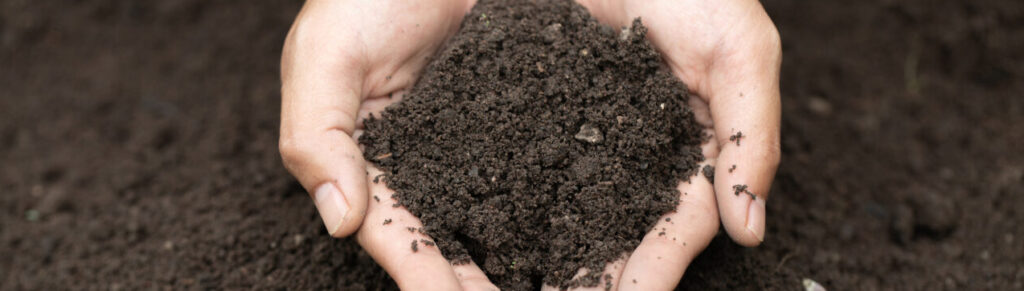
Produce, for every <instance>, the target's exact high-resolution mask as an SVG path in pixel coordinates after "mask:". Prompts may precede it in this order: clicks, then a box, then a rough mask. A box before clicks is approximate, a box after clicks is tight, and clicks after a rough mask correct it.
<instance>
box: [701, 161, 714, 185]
mask: <svg viewBox="0 0 1024 291" xmlns="http://www.w3.org/2000/svg"><path fill="white" fill-rule="evenodd" d="M701 172H704V178H708V182H711V184H714V183H715V167H713V166H711V165H706V166H704V169H702V170H701Z"/></svg>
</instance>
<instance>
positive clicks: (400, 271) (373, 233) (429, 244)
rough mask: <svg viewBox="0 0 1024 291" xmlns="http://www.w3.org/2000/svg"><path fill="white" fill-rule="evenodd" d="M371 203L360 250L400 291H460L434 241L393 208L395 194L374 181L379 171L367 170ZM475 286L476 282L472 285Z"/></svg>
mask: <svg viewBox="0 0 1024 291" xmlns="http://www.w3.org/2000/svg"><path fill="white" fill-rule="evenodd" d="M367 171H368V172H369V175H368V176H367V178H368V181H367V183H368V184H369V190H370V195H371V196H370V197H374V198H371V201H370V203H369V207H368V211H367V213H366V221H365V223H363V226H362V228H360V229H359V232H358V233H356V239H357V240H358V241H359V244H360V245H361V246H363V249H365V250H366V252H367V253H369V254H370V256H371V257H373V260H374V261H376V262H377V263H378V264H380V266H381V267H383V268H384V270H385V271H387V272H388V274H389V275H391V278H393V279H394V280H395V282H396V283H398V286H399V287H400V288H401V289H402V290H462V287H461V284H460V282H459V279H458V277H456V274H455V271H453V270H452V266H451V264H449V263H448V260H446V259H445V258H444V256H442V255H441V251H440V250H438V248H437V246H436V245H433V241H434V240H433V239H431V238H430V237H428V236H427V235H425V234H423V233H422V232H421V231H420V229H422V227H423V224H422V223H421V222H420V220H419V219H417V218H416V217H415V216H413V215H412V214H411V213H409V211H407V210H406V209H405V208H404V207H393V205H395V203H397V201H395V200H394V199H392V198H391V195H392V194H394V191H392V190H391V189H388V188H387V186H385V185H384V183H383V182H382V181H380V180H379V179H378V181H377V183H374V182H373V180H374V179H375V177H377V176H378V175H380V174H381V171H380V170H378V169H376V168H374V167H368V168H367ZM474 282H475V281H474Z"/></svg>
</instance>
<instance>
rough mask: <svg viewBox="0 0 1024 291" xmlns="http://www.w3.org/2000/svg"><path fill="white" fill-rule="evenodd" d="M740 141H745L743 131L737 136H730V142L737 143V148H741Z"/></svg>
mask: <svg viewBox="0 0 1024 291" xmlns="http://www.w3.org/2000/svg"><path fill="white" fill-rule="evenodd" d="M740 139H743V132H742V131H737V132H736V134H733V135H731V136H729V141H734V142H736V146H740Z"/></svg>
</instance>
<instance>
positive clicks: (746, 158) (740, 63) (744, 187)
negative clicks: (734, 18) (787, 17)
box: [710, 12, 782, 246]
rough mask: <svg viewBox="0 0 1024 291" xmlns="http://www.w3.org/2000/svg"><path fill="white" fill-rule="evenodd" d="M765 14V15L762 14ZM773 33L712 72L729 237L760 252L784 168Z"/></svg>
mask: <svg viewBox="0 0 1024 291" xmlns="http://www.w3.org/2000/svg"><path fill="white" fill-rule="evenodd" d="M762 13H763V12H762ZM763 17H764V19H765V20H766V21H767V23H768V25H760V26H752V27H757V28H764V27H768V29H764V30H763V31H762V33H750V34H747V36H748V37H745V38H744V40H745V41H746V42H743V43H740V44H738V45H736V46H735V47H734V48H732V51H728V52H726V53H725V55H727V57H725V58H723V59H721V60H719V61H718V65H719V66H718V67H715V68H712V71H711V74H710V79H711V80H710V81H711V83H712V88H713V90H712V92H711V98H710V99H711V100H710V106H711V116H712V119H714V126H715V138H716V139H717V142H718V144H719V145H721V148H720V151H719V155H718V160H717V164H716V166H715V193H716V195H717V197H718V207H719V213H720V216H721V218H722V224H723V226H724V227H725V230H726V232H728V233H729V236H731V237H732V238H733V240H735V241H736V242H737V243H739V244H741V245H744V246H755V245H758V244H760V243H761V242H762V241H764V237H765V215H766V213H765V199H766V198H767V196H768V190H769V189H770V188H771V184H772V179H773V178H774V176H775V170H776V168H777V167H778V165H779V158H780V150H779V124H780V119H781V101H780V96H779V65H780V64H781V61H782V55H781V49H780V45H779V43H780V42H779V39H778V33H777V32H776V31H775V30H774V26H772V25H770V24H771V22H770V20H767V15H764V16H763Z"/></svg>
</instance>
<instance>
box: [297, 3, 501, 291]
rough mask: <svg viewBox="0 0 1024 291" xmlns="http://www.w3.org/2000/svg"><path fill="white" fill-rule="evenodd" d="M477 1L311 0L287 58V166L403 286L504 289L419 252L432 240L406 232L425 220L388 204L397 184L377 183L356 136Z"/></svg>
mask: <svg viewBox="0 0 1024 291" xmlns="http://www.w3.org/2000/svg"><path fill="white" fill-rule="evenodd" d="M473 4H474V1H472V0H469V1H467V0H430V1H331V0H309V1H307V2H306V4H305V6H304V7H303V8H302V11H301V12H300V13H299V15H298V17H297V18H296V20H295V23H294V25H293V26H292V29H291V31H290V32H289V33H288V38H287V40H286V41H285V45H284V50H283V52H282V56H281V81H282V86H281V94H282V102H281V140H280V149H281V156H282V157H283V159H284V164H285V166H286V167H287V168H288V170H289V171H290V172H291V173H292V174H293V175H295V177H296V178H297V179H298V180H299V182H300V183H301V184H302V186H303V187H305V188H306V190H308V191H309V192H310V193H311V196H312V197H313V200H314V202H315V203H316V207H317V210H318V211H319V213H320V216H321V218H323V221H324V225H325V226H326V227H327V230H328V232H330V234H331V235H332V236H334V237H345V236H348V235H351V234H353V233H356V240H357V241H358V242H359V244H360V245H362V246H363V248H364V249H366V251H367V252H368V253H369V254H370V256H372V257H373V258H374V260H376V261H377V263H379V264H380V265H381V266H382V267H383V268H384V269H385V270H386V271H387V272H388V274H390V275H391V277H392V278H394V279H395V281H396V282H397V283H398V285H399V286H400V287H401V288H402V289H403V290H461V289H467V290H481V289H486V290H495V289H497V288H496V287H495V286H494V285H493V284H491V283H490V282H489V281H488V280H487V278H486V276H485V275H484V273H483V271H481V270H480V268H479V267H477V266H476V265H474V264H467V265H460V266H452V265H451V264H449V263H448V261H447V260H445V258H444V257H443V256H441V253H440V251H438V249H437V248H436V247H430V246H426V245H424V244H422V243H418V251H416V252H413V250H412V247H411V243H412V241H414V240H415V241H418V240H420V239H428V240H429V238H427V237H426V236H424V235H422V234H419V233H418V232H410V231H408V230H407V228H408V227H417V228H418V227H422V223H421V222H420V221H419V219H417V218H416V217H414V216H413V215H412V214H411V213H409V212H408V211H406V210H405V208H393V207H391V205H392V204H393V203H395V202H394V201H393V200H392V199H391V192H390V190H389V189H387V187H385V186H384V185H383V183H380V184H377V183H373V182H372V180H373V177H374V176H376V175H377V174H379V173H380V171H378V170H377V169H374V168H372V167H369V166H368V165H367V163H366V162H365V161H364V160H363V155H362V153H361V149H360V147H359V145H358V143H357V142H356V139H355V138H354V136H358V134H359V133H360V131H361V128H362V122H361V121H362V119H363V118H365V117H366V116H368V115H369V114H370V113H373V112H378V111H380V110H382V109H384V107H386V106H387V105H388V104H391V103H394V102H397V101H398V100H399V99H400V98H401V93H402V91H403V90H404V89H407V88H408V87H410V86H411V85H412V84H413V82H414V81H415V80H416V78H417V77H418V75H419V73H420V71H421V70H422V69H423V67H424V66H425V65H426V64H427V61H428V58H429V57H430V56H431V55H433V54H434V53H435V52H436V51H437V50H438V48H439V47H440V46H441V44H442V43H443V42H444V40H445V39H447V38H448V37H449V36H451V35H452V34H454V33H455V31H456V30H458V26H459V23H461V21H462V18H463V16H465V14H466V13H467V12H468V11H469V9H470V7H472V6H473ZM374 198H376V199H374ZM364 217H365V219H364ZM386 219H390V220H388V221H390V223H387V224H386V225H385V221H386ZM364 221H365V223H364Z"/></svg>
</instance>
